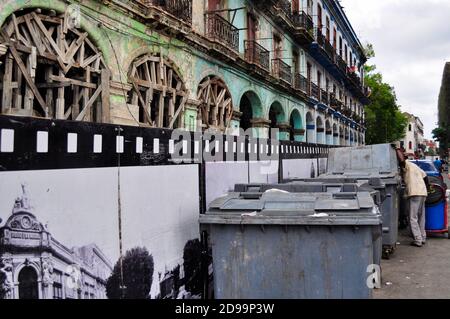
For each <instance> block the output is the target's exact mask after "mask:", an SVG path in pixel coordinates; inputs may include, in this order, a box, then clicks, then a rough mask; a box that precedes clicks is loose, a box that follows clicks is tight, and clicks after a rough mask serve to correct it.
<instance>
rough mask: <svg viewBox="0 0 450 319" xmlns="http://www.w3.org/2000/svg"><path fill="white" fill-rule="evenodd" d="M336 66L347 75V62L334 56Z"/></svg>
mask: <svg viewBox="0 0 450 319" xmlns="http://www.w3.org/2000/svg"><path fill="white" fill-rule="evenodd" d="M336 64H337V66H338V67H339V69H340V70H341V71H342V72H343V73H344V74H347V62H345V61H344V60H343V59H342V57H341V56H339V55H336Z"/></svg>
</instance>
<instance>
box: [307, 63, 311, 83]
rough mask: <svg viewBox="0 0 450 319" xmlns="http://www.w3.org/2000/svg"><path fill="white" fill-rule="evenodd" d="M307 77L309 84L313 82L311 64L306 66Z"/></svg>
mask: <svg viewBox="0 0 450 319" xmlns="http://www.w3.org/2000/svg"><path fill="white" fill-rule="evenodd" d="M306 70H307V71H306V77H307V79H308V82H311V72H312V65H311V63H309V62H308V63H307V64H306Z"/></svg>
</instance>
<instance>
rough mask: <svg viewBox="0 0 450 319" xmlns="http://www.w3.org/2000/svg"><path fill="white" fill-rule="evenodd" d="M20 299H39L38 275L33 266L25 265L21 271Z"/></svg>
mask: <svg viewBox="0 0 450 319" xmlns="http://www.w3.org/2000/svg"><path fill="white" fill-rule="evenodd" d="M18 279H19V299H38V298H39V288H38V276H37V273H36V270H34V268H33V267H30V266H27V267H24V268H23V269H22V270H21V271H20V273H19V278H18Z"/></svg>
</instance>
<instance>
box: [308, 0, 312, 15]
mask: <svg viewBox="0 0 450 319" xmlns="http://www.w3.org/2000/svg"><path fill="white" fill-rule="evenodd" d="M307 10H308V14H309V15H310V16H312V15H313V13H312V11H313V1H312V0H308V2H307Z"/></svg>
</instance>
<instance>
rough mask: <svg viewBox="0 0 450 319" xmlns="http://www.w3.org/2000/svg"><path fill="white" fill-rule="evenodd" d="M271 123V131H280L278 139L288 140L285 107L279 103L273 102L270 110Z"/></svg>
mask: <svg viewBox="0 0 450 319" xmlns="http://www.w3.org/2000/svg"><path fill="white" fill-rule="evenodd" d="M269 122H270V124H269V125H270V129H275V128H276V129H279V133H278V139H280V140H288V138H287V134H289V131H288V130H286V128H287V127H285V126H287V123H286V114H285V113H284V110H283V107H282V106H281V104H280V103H279V102H273V103H272V105H271V106H270V109H269Z"/></svg>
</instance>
